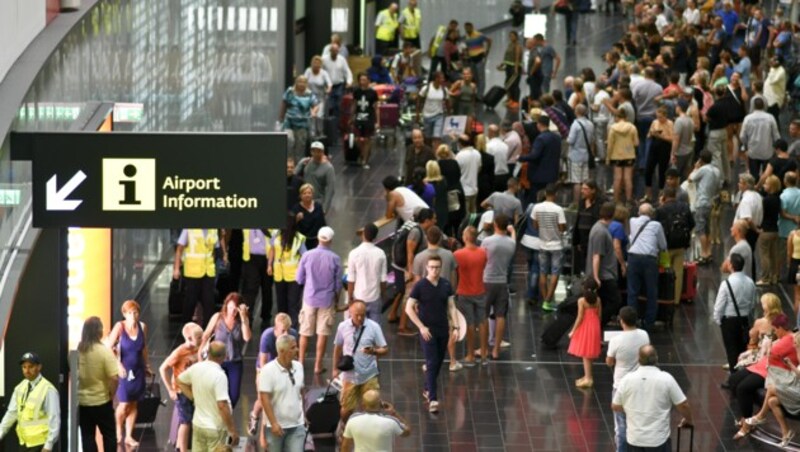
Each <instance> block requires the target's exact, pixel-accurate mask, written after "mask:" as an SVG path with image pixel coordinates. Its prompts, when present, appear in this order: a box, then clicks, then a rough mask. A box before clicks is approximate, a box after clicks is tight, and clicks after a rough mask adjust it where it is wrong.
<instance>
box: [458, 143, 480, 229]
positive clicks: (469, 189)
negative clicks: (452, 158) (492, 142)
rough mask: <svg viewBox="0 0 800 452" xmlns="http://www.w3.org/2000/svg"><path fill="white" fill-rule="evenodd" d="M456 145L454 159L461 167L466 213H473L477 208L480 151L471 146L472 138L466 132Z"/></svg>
mask: <svg viewBox="0 0 800 452" xmlns="http://www.w3.org/2000/svg"><path fill="white" fill-rule="evenodd" d="M458 147H459V150H458V154H456V161H457V162H458V167H459V168H460V169H461V186H462V187H463V188H464V198H465V199H466V203H467V213H475V212H477V209H478V206H477V200H478V171H480V169H481V153H480V152H478V150H477V149H475V148H474V147H472V139H471V138H470V137H469V135H466V134H462V135H460V136H459V137H458Z"/></svg>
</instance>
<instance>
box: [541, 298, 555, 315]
mask: <svg viewBox="0 0 800 452" xmlns="http://www.w3.org/2000/svg"><path fill="white" fill-rule="evenodd" d="M555 310H556V304H555V303H553V302H552V301H549V300H548V301H545V302H543V303H542V311H548V312H553V311H555Z"/></svg>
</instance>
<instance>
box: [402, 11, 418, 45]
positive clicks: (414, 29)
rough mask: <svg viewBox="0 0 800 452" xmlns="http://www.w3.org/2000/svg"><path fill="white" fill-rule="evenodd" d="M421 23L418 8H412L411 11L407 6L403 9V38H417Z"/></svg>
mask: <svg viewBox="0 0 800 452" xmlns="http://www.w3.org/2000/svg"><path fill="white" fill-rule="evenodd" d="M421 24H422V13H421V12H420V11H419V8H414V11H413V12H412V11H411V9H409V8H408V7H405V9H403V38H405V39H416V38H418V37H419V29H420V26H421Z"/></svg>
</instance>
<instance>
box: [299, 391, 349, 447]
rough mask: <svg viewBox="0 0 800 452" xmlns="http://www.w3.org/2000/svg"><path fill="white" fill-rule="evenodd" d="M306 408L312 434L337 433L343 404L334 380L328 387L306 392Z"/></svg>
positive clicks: (322, 435) (330, 434) (320, 435)
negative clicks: (340, 401)
mask: <svg viewBox="0 0 800 452" xmlns="http://www.w3.org/2000/svg"><path fill="white" fill-rule="evenodd" d="M305 410H306V421H308V433H309V434H310V435H312V436H319V437H326V436H333V435H334V434H335V433H336V427H337V426H338V425H339V416H340V414H339V411H340V410H341V405H340V403H339V397H338V390H337V389H336V388H334V387H333V381H331V382H330V383H328V386H327V387H324V388H313V389H309V390H308V391H307V392H306V395H305Z"/></svg>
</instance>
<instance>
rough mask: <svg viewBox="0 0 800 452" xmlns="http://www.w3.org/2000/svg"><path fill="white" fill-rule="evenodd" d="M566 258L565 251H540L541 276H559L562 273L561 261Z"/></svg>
mask: <svg viewBox="0 0 800 452" xmlns="http://www.w3.org/2000/svg"><path fill="white" fill-rule="evenodd" d="M563 257H564V251H563V250H554V251H547V250H539V274H540V275H558V274H560V273H561V261H562V259H563Z"/></svg>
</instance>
